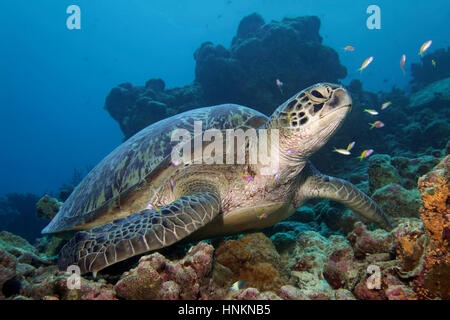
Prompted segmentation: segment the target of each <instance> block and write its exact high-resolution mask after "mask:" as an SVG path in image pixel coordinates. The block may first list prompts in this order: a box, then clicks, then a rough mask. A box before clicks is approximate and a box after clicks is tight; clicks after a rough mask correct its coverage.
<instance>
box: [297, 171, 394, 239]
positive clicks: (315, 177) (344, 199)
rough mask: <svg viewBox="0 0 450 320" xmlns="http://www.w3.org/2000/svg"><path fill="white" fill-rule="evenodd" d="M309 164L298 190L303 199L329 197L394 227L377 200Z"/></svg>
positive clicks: (366, 216) (373, 219)
mask: <svg viewBox="0 0 450 320" xmlns="http://www.w3.org/2000/svg"><path fill="white" fill-rule="evenodd" d="M309 166H310V168H309V170H310V174H309V176H307V178H306V179H305V181H304V183H303V184H302V186H301V188H300V190H299V192H298V194H299V195H300V196H301V197H302V198H303V199H307V198H328V199H331V200H334V201H337V202H340V203H342V204H344V205H345V206H347V207H348V208H350V209H351V210H353V211H354V212H356V213H358V214H360V215H362V216H363V217H365V218H367V219H369V220H370V221H373V222H375V223H377V224H378V225H380V226H381V227H383V228H384V229H387V230H391V229H392V228H393V226H392V223H391V222H390V221H389V219H388V217H387V216H386V214H385V213H384V212H383V210H382V209H381V208H380V207H379V206H378V205H377V204H376V203H375V201H373V200H372V199H371V198H370V197H369V196H367V195H366V194H364V193H363V192H362V191H360V190H359V189H358V188H357V187H356V186H354V185H353V184H352V183H350V182H348V181H345V180H342V179H338V178H334V177H330V176H327V175H324V174H321V173H320V172H318V171H317V170H316V169H315V168H314V167H312V165H311V164H309Z"/></svg>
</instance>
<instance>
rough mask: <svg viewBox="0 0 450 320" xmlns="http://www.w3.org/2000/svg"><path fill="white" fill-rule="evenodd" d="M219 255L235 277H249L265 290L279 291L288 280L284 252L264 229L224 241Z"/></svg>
mask: <svg viewBox="0 0 450 320" xmlns="http://www.w3.org/2000/svg"><path fill="white" fill-rule="evenodd" d="M215 258H216V261H217V262H218V263H220V264H221V265H223V266H225V267H227V268H229V269H230V270H231V271H232V272H233V276H232V278H233V281H238V280H245V281H247V282H248V284H249V286H251V287H255V288H257V289H258V290H261V291H267V290H273V291H278V290H279V288H280V287H282V286H283V285H284V284H286V283H285V280H284V279H283V278H284V277H285V276H286V275H285V270H284V267H283V265H282V263H281V261H280V256H279V254H278V252H277V251H276V249H275V247H274V245H273V244H272V242H271V241H270V239H269V238H267V237H266V236H265V235H264V234H262V233H253V234H247V235H245V236H243V237H242V238H240V239H238V240H228V241H224V242H222V243H221V244H220V245H219V246H218V247H217V249H216V251H215Z"/></svg>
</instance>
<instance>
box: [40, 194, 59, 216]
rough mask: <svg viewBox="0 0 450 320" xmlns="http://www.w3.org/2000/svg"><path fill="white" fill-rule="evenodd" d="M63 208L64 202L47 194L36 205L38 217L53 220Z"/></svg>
mask: <svg viewBox="0 0 450 320" xmlns="http://www.w3.org/2000/svg"><path fill="white" fill-rule="evenodd" d="M61 206H62V202H59V201H58V199H55V198H52V197H50V196H49V195H47V194H46V195H44V196H43V197H42V198H41V199H40V200H39V201H38V203H37V204H36V216H37V217H38V218H44V219H48V220H51V219H53V217H54V216H55V215H56V214H57V213H58V211H59V209H60V208H61Z"/></svg>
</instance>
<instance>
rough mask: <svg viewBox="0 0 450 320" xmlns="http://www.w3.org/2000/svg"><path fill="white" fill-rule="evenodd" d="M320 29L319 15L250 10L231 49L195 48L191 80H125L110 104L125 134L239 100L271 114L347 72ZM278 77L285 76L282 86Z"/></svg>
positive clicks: (107, 104)
mask: <svg viewBox="0 0 450 320" xmlns="http://www.w3.org/2000/svg"><path fill="white" fill-rule="evenodd" d="M319 28H320V20H319V19H318V18H317V17H314V16H307V17H298V18H285V19H283V20H282V21H272V22H270V23H265V22H264V20H263V18H262V17H261V16H259V15H258V14H251V15H249V16H247V17H245V18H243V19H242V21H241V23H240V24H239V27H238V30H237V34H236V36H235V37H234V38H233V41H232V43H231V46H230V48H229V49H226V48H225V47H223V46H222V45H214V44H213V43H211V42H205V43H203V44H202V45H201V46H200V47H199V48H198V49H197V50H196V51H195V53H194V59H195V61H196V67H195V80H194V82H193V83H192V84H189V85H186V86H184V87H180V88H169V89H166V88H165V85H164V82H163V80H161V79H150V80H149V81H147V83H146V85H145V86H133V85H132V84H130V83H124V84H120V85H119V86H117V87H116V88H113V89H112V90H111V92H110V93H109V95H108V97H107V98H106V101H105V109H106V110H107V111H108V112H109V113H110V115H111V116H112V117H113V118H114V119H115V120H116V121H117V122H118V123H119V124H120V128H121V130H122V132H123V133H124V135H125V139H127V138H129V137H131V136H132V135H133V134H134V133H136V132H138V131H139V130H141V129H142V128H144V127H146V126H147V125H149V124H151V123H153V122H156V121H158V120H161V119H164V118H166V117H168V116H171V115H174V114H177V113H180V112H183V111H186V110H189V109H193V108H198V107H204V106H208V105H216V104H221V103H237V104H242V105H246V106H249V107H252V108H255V109H256V110H259V111H261V112H263V113H266V114H268V115H270V114H271V113H272V112H273V110H274V109H275V108H276V107H277V106H278V105H280V104H281V103H282V102H284V101H285V100H286V99H287V98H288V97H290V96H291V95H293V94H294V93H295V92H297V91H298V90H299V88H305V87H308V86H310V85H312V84H314V83H317V82H321V81H329V82H338V79H340V78H344V77H345V76H346V74H347V72H346V69H345V67H343V66H342V65H341V64H340V62H339V57H338V54H337V53H336V51H334V50H333V49H331V48H329V47H327V46H324V45H323V44H322V38H321V37H320V35H319ZM298 70H302V72H298ZM276 79H280V80H281V81H283V83H284V85H283V87H282V91H280V90H279V89H278V88H277V86H276V85H275V83H276Z"/></svg>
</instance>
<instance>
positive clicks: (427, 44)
mask: <svg viewBox="0 0 450 320" xmlns="http://www.w3.org/2000/svg"><path fill="white" fill-rule="evenodd" d="M432 43H433V41H431V40H428V41H427V42H425V43H424V44H423V45H422V46H421V47H420V51H419V55H421V56H422V57H423V54H424V53H425V51H427V50H428V48H429V47H430V46H431V44H432Z"/></svg>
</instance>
